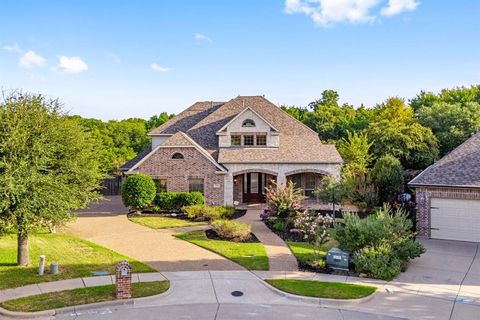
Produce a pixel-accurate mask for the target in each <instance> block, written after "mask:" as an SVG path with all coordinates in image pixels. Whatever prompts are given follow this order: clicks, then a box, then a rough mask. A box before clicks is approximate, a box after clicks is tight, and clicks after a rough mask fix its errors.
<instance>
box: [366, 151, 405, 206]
mask: <svg viewBox="0 0 480 320" xmlns="http://www.w3.org/2000/svg"><path fill="white" fill-rule="evenodd" d="M372 182H373V183H374V184H375V185H376V186H377V187H378V193H379V197H380V201H381V202H388V201H390V200H391V199H392V197H393V196H394V195H395V194H396V193H398V192H401V191H402V190H403V168H402V165H401V164H400V161H398V159H397V158H395V157H394V156H391V155H388V154H387V155H384V156H382V157H381V158H379V159H378V160H377V162H376V163H375V166H374V167H373V169H372Z"/></svg>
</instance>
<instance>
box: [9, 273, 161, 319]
mask: <svg viewBox="0 0 480 320" xmlns="http://www.w3.org/2000/svg"><path fill="white" fill-rule="evenodd" d="M169 286H170V284H169V282H168V281H167V280H164V281H153V282H137V283H132V297H133V298H140V297H147V296H153V295H157V294H160V293H163V292H165V291H167V290H168V288H169ZM113 300H116V294H115V285H113V284H111V285H106V286H98V287H87V288H79V289H73V290H64V291H58V292H50V293H43V294H39V295H35V296H29V297H23V298H18V299H13V300H8V301H4V302H2V303H0V306H1V307H2V308H4V309H7V310H10V311H22V312H35V311H43V310H50V309H58V308H64V307H70V306H78V305H82V304H90V303H95V302H103V301H113Z"/></svg>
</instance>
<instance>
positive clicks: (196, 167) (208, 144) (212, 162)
mask: <svg viewBox="0 0 480 320" xmlns="http://www.w3.org/2000/svg"><path fill="white" fill-rule="evenodd" d="M149 135H150V136H151V138H152V145H151V147H150V148H148V149H147V150H145V151H144V152H142V153H141V154H139V155H138V156H137V157H136V158H135V159H133V160H131V161H129V162H128V163H126V164H125V165H124V166H122V168H121V169H122V170H123V171H124V172H125V173H126V174H127V175H128V174H132V173H136V172H141V173H145V174H148V175H150V176H152V177H153V178H154V179H155V180H156V183H157V186H158V188H159V190H164V191H169V192H171V191H192V190H199V191H201V192H203V193H204V195H205V199H206V202H207V203H208V204H217V205H218V204H233V203H234V202H238V203H244V202H263V201H264V200H265V197H264V194H265V187H266V186H267V185H268V184H269V183H270V182H271V181H272V180H275V181H277V182H278V183H285V181H286V180H287V179H289V180H292V181H293V182H295V183H296V185H297V186H299V187H301V188H302V189H304V190H305V194H306V195H307V196H313V190H314V189H315V188H316V187H318V185H319V184H320V181H321V179H322V177H323V176H324V175H333V176H335V177H339V175H340V165H341V163H342V159H341V157H340V155H339V154H338V152H337V150H336V149H335V146H333V145H329V144H322V143H321V141H320V139H319V137H318V135H317V133H316V132H314V131H313V130H311V129H310V128H308V127H307V126H305V125H304V124H302V123H301V122H299V121H297V120H296V119H294V118H293V117H291V116H290V115H289V114H287V113H286V112H284V111H283V110H281V109H280V108H279V107H277V106H275V105H274V104H273V103H271V102H270V101H268V100H267V99H265V98H264V97H262V96H238V97H236V98H234V99H232V100H230V101H228V102H197V103H195V104H193V105H192V106H191V107H189V108H187V109H186V110H185V111H183V112H181V113H180V114H178V115H177V116H176V117H174V118H173V119H171V120H169V121H168V122H166V123H164V124H163V125H161V126H160V127H158V128H156V129H154V130H153V131H152V132H150V134H149Z"/></svg>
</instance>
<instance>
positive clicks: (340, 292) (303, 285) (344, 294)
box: [265, 279, 377, 299]
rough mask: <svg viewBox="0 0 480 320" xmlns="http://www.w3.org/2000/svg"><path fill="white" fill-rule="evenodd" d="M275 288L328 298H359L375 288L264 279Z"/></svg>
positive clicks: (335, 283)
mask: <svg viewBox="0 0 480 320" xmlns="http://www.w3.org/2000/svg"><path fill="white" fill-rule="evenodd" d="M265 281H266V282H267V283H269V284H270V285H272V286H274V287H275V288H277V289H279V290H282V291H285V292H288V293H292V294H296V295H299V296H307V297H315V298H328V299H359V298H363V297H366V296H369V295H371V294H372V293H374V292H375V291H376V290H377V288H375V287H371V286H364V285H358V284H348V283H339V282H322V281H314V280H285V279H267V280H265Z"/></svg>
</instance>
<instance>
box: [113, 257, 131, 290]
mask: <svg viewBox="0 0 480 320" xmlns="http://www.w3.org/2000/svg"><path fill="white" fill-rule="evenodd" d="M115 270H116V272H115V287H116V291H117V299H130V298H131V297H132V267H131V266H130V263H128V261H120V262H119V263H117V267H116V268H115Z"/></svg>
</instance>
